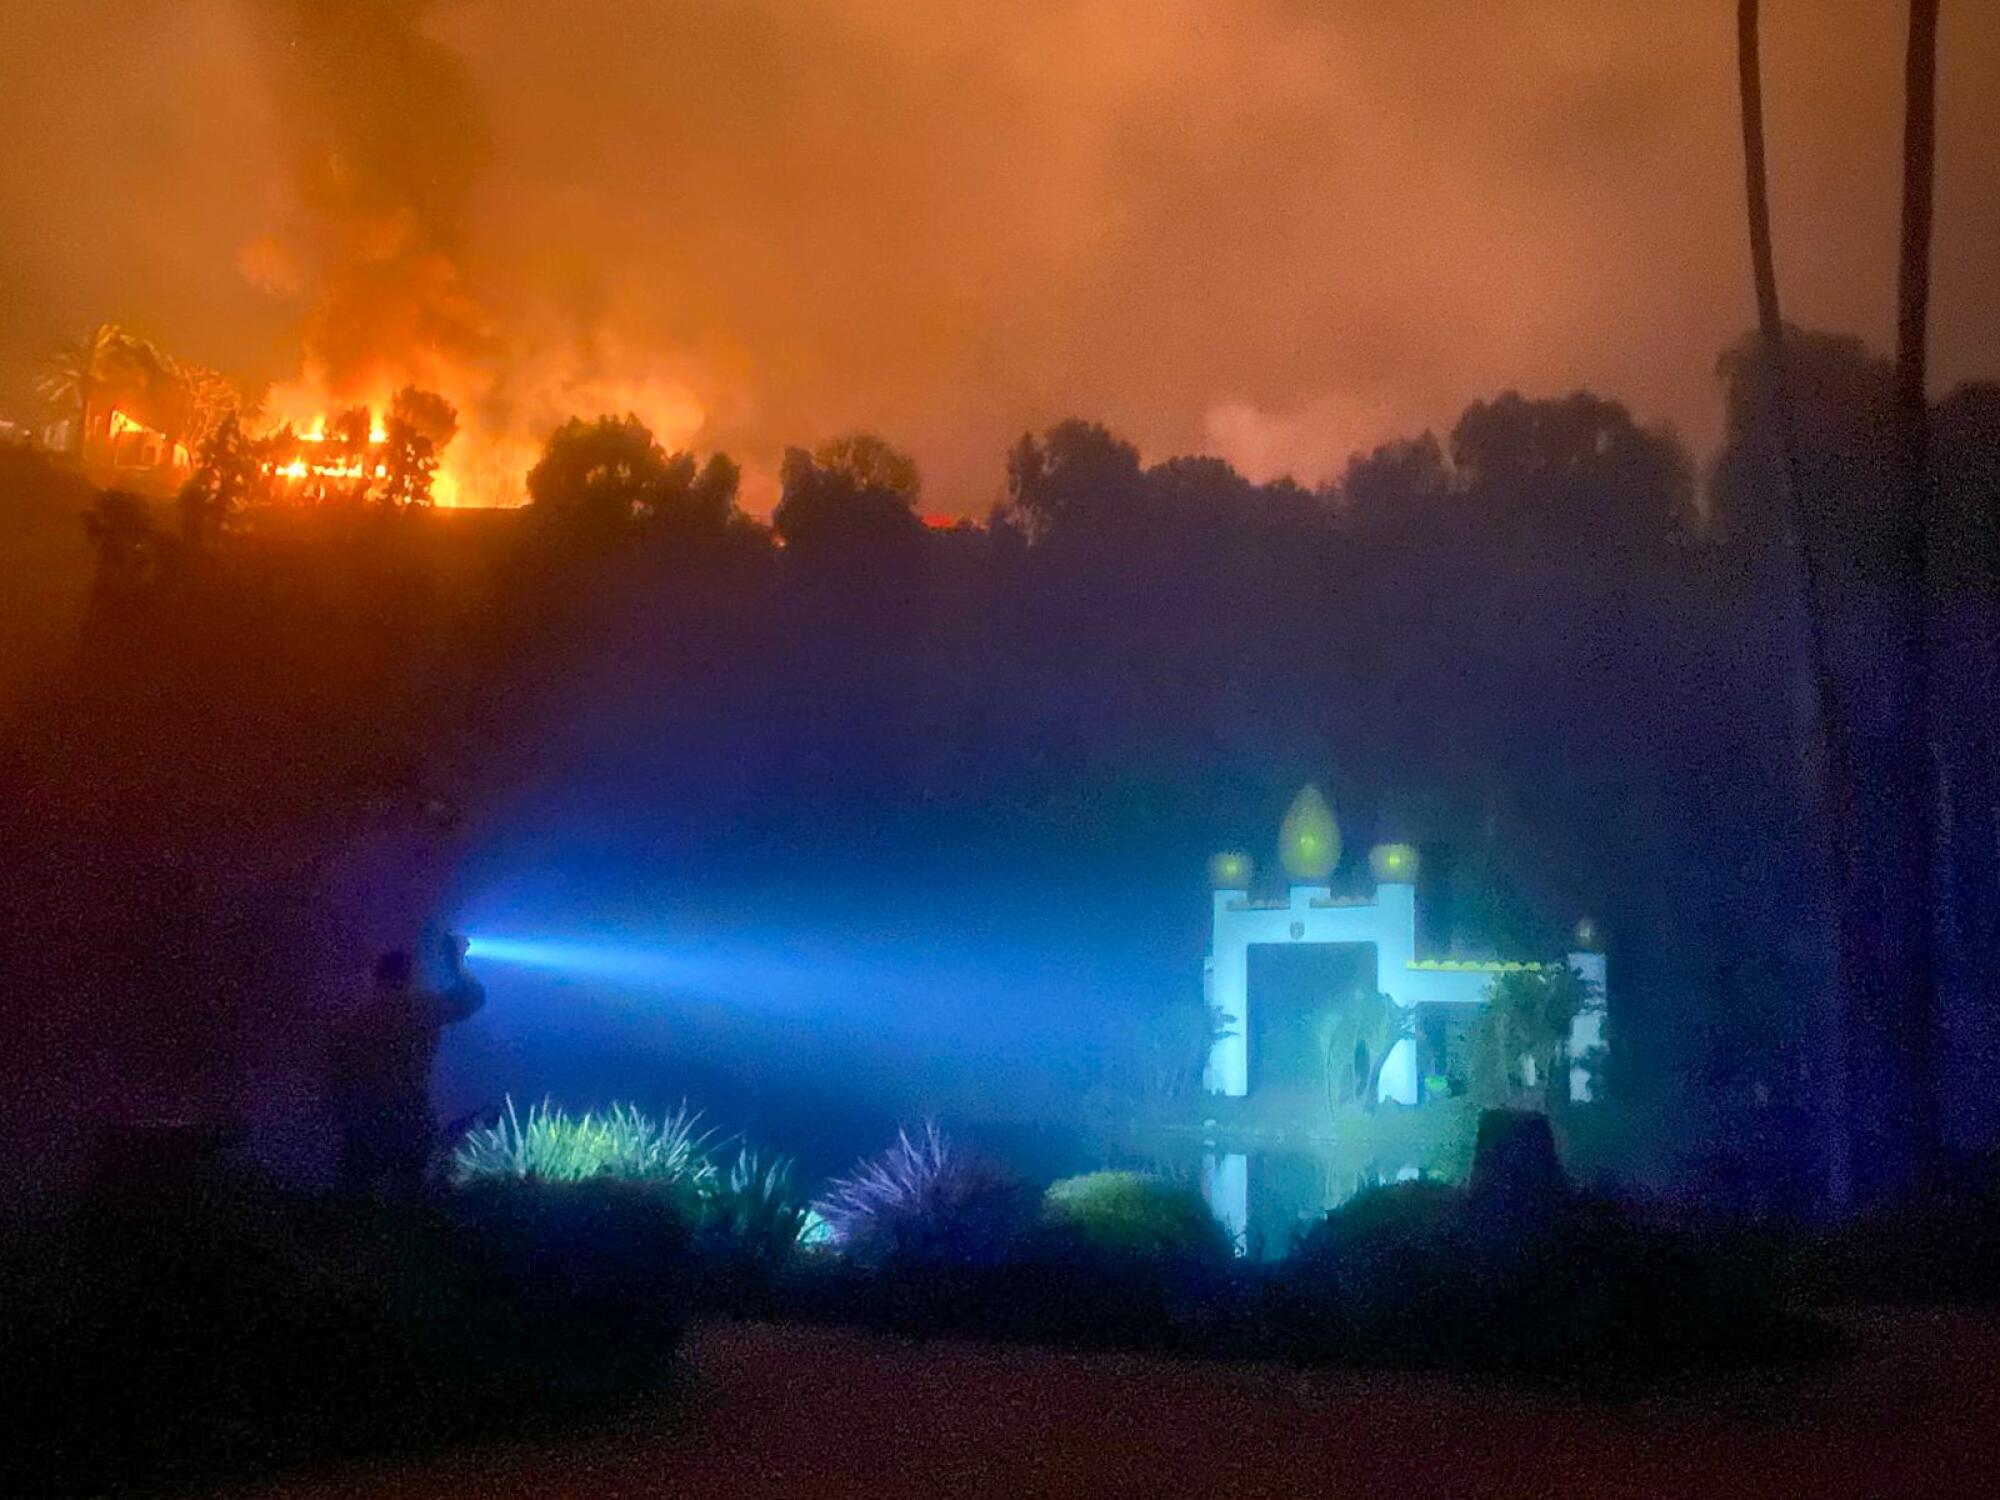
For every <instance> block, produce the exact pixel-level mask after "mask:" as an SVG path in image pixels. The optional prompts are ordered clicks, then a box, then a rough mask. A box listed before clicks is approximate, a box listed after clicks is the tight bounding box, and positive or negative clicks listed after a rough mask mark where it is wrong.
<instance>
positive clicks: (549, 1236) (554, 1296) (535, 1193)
mask: <svg viewBox="0 0 2000 1500" xmlns="http://www.w3.org/2000/svg"><path fill="white" fill-rule="evenodd" d="M450 1212H451V1215H452V1217H453V1219H455V1220H456V1221H457V1222H459V1223H460V1224H462V1225H464V1226H465V1227H466V1228H468V1229H470V1230H471V1231H472V1232H473V1234H474V1236H475V1240H476V1245H477V1251H478V1265H479V1269H480V1271H481V1273H482V1274H483V1275H484V1276H485V1277H487V1278H490V1280H489V1283H488V1286H487V1288H486V1289H485V1292H486V1295H487V1296H488V1297H489V1299H490V1311H491V1316H492V1318H493V1321H494V1326H495V1328H496V1330H498V1331H503V1332H509V1333H511V1334H512V1336H513V1337H514V1338H516V1339H518V1341H519V1342H518V1347H519V1348H520V1349H522V1350H535V1351H537V1352H538V1353H539V1355H540V1356H541V1357H544V1358H550V1357H552V1358H551V1363H550V1364H549V1365H548V1367H547V1368H545V1369H543V1370H542V1371H541V1372H540V1375H539V1380H538V1383H539V1384H540V1385H542V1386H543V1387H545V1388H546V1390H547V1393H548V1395H549V1396H550V1397H552V1398H555V1399H558V1400H559V1399H562V1398H565V1397H568V1398H575V1399H581V1400H586V1401H587V1400H593V1399H596V1398H599V1397H609V1396H616V1395H618V1394H619V1393H621V1392H626V1391H634V1390H643V1389H645V1388H647V1387H649V1386H651V1385H653V1384H656V1383H657V1382H658V1381H659V1380H661V1379H662V1378H663V1377H664V1376H665V1374H666V1372H667V1367H668V1363H669V1361H670V1360H671V1357H672V1354H673V1351H674V1347H675V1344H676V1343H677V1342H678V1340H679V1337H680V1332H681V1325H682V1321H683V1311H682V1310H683V1307H684V1306H685V1293H686V1283H687V1276H688V1266H687V1250H688V1231H687V1228H686V1226H685V1224H684V1223H683V1221H682V1219H681V1217H680V1214H679V1213H678V1212H677V1211H676V1209H675V1205H674V1200H673V1197H672V1196H671V1191H670V1190H669V1189H666V1188H662V1187H659V1186H655V1185H652V1184H645V1183H633V1182H620V1181H617V1180H615V1179H610V1178H602V1179H598V1180H595V1181H589V1182H527V1183H518V1184H506V1183H495V1184H490V1185H481V1186H477V1187H473V1188H468V1189H463V1190H461V1191H460V1192H458V1193H457V1194H455V1195H454V1196H453V1198H452V1199H451V1200H450Z"/></svg>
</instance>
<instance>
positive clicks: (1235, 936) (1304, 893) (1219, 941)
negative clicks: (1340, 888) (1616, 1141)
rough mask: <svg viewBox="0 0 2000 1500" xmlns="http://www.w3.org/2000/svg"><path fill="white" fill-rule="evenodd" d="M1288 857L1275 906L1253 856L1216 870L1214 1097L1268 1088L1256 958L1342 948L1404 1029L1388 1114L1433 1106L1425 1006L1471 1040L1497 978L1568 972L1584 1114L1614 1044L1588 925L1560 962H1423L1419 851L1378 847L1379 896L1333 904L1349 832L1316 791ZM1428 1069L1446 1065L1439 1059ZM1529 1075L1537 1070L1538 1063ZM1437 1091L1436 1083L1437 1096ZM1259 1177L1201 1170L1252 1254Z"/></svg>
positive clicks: (1224, 1165)
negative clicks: (1576, 1002) (1256, 893)
mask: <svg viewBox="0 0 2000 1500" xmlns="http://www.w3.org/2000/svg"><path fill="white" fill-rule="evenodd" d="M1279 849H1280V853H1281V856H1282V859H1283V863H1284V866H1285V870H1286V873H1287V875H1288V876H1289V877H1290V881H1289V884H1288V887H1287V889H1286V892H1285V894H1284V896H1283V897H1282V898H1280V899H1275V900H1259V899H1255V898H1253V897H1252V896H1251V894H1250V860H1249V859H1248V857H1247V856H1244V855H1241V854H1219V855H1217V856H1216V857H1215V859H1214V860H1213V861H1211V862H1210V866H1209V870H1210V876H1211V884H1212V885H1213V887H1214V892H1213V895H1212V897H1211V901H1212V903H1213V904H1212V909H1211V921H1212V927H1211V932H1210V939H1209V951H1208V956H1207V958H1206V959H1205V960H1204V961H1203V965H1202V992H1203V995H1204V998H1205V999H1206V1000H1207V1002H1208V1004H1209V1006H1210V1007H1211V1009H1212V1013H1213V1012H1219V1013H1220V1015H1221V1016H1222V1017H1224V1018H1226V1020H1227V1024H1226V1025H1224V1026H1221V1027H1218V1028H1217V1033H1218V1034H1217V1035H1216V1037H1215V1039H1214V1041H1213V1042H1211V1044H1210V1047H1209V1054H1208V1063H1207V1067H1206V1069H1205V1070H1204V1073H1203V1080H1202V1081H1203V1084H1204V1086H1205V1088H1206V1089H1207V1090H1208V1092H1209V1093H1210V1094H1215V1095H1223V1096H1227V1097H1232V1098H1246V1097H1248V1096H1250V1095H1252V1094H1253V1093H1255V1092H1257V1091H1258V1088H1259V1059H1258V1057H1257V1053H1256V1048H1257V1045H1258V1040H1257V1039H1258V1037H1259V1036H1260V1034H1262V1033H1263V1028H1261V1027H1260V1025H1259V1024H1258V1022H1259V1019H1260V1018H1259V1011H1258V1005H1259V997H1258V995H1257V994H1256V993H1255V992H1254V991H1253V989H1252V983H1251V978H1252V973H1251V971H1252V967H1253V966H1252V963H1251V954H1252V952H1253V951H1254V950H1258V949H1277V948H1290V949H1299V948H1307V949H1310V948H1314V947H1318V948H1321V949H1330V948H1340V947H1344V948H1348V949H1349V950H1350V951H1352V950H1357V949H1358V950H1364V951H1362V952H1360V953H1359V955H1358V956H1359V957H1360V958H1361V960H1362V968H1363V971H1364V972H1365V971H1366V969H1367V968H1368V967H1369V966H1370V965H1369V963H1368V960H1371V959H1372V968H1373V971H1374V983H1375V987H1376V990H1377V992H1378V993H1380V994H1382V995H1385V996H1387V997H1388V999H1389V1000H1390V1001H1391V1002H1393V1004H1394V1005H1395V1007H1396V1009H1397V1010H1398V1011H1399V1012H1401V1013H1402V1014H1403V1016H1404V1018H1405V1022H1406V1024H1404V1025H1402V1026H1401V1027H1400V1028H1399V1030H1400V1031H1401V1033H1402V1034H1401V1035H1400V1036H1398V1037H1397V1039H1396V1040H1395V1041H1394V1042H1393V1043H1392V1044H1391V1045H1390V1047H1389V1050H1388V1052H1387V1054H1386V1056H1385V1057H1384V1058H1383V1059H1382V1063H1381V1067H1380V1069H1379V1070H1378V1071H1377V1072H1376V1074H1375V1083H1374V1089H1375V1097H1374V1100H1373V1101H1372V1102H1373V1103H1374V1104H1375V1105H1377V1106H1378V1107H1379V1106H1381V1105H1385V1104H1387V1105H1400V1106H1404V1107H1408V1108H1418V1107H1421V1106H1422V1105H1423V1104H1424V1103H1425V1102H1426V1098H1427V1083H1426V1079H1425V1077H1424V1073H1425V1068H1424V1067H1423V1066H1420V1061H1419V1051H1420V1049H1421V1048H1422V1047H1423V1046H1424V1042H1423V1037H1422V1034H1421V1029H1420V1028H1419V1027H1418V1026H1417V1025H1415V1024H1413V1023H1414V1022H1415V1021H1416V1019H1417V1017H1416V1015H1415V1012H1416V1010H1417V1007H1419V1006H1424V1007H1444V1008H1445V1009H1446V1011H1447V1014H1449V1013H1451V1012H1456V1013H1458V1016H1459V1019H1460V1023H1461V1024H1459V1025H1457V1026H1449V1025H1447V1026H1445V1027H1442V1028H1440V1029H1441V1030H1449V1031H1454V1032H1457V1033H1459V1034H1461V1035H1463V1034H1464V1033H1465V1032H1466V1031H1467V1030H1469V1028H1468V1027H1467V1026H1465V1025H1464V1024H1463V1023H1464V1022H1465V1021H1467V1020H1471V1019H1474V1018H1476V1016H1477V1013H1478V1007H1481V1006H1483V1005H1485V1004H1486V1003H1487V1002H1488V999H1489V992H1490V989H1491V986H1492V984H1493V981H1494V980H1495V979H1496V978H1497V977H1499V976H1501V975H1504V974H1508V973H1511V972H1520V971H1524V970H1525V971H1534V972H1540V971H1542V970H1544V969H1555V968H1559V967H1560V966H1561V964H1565V963H1566V964H1567V965H1568V966H1569V967H1570V968H1572V969H1574V970H1576V972H1577V973H1578V974H1579V975H1580V976H1581V977H1582V978H1583V979H1585V980H1587V981H1589V983H1590V986H1591V988H1590V993H1591V995H1592V996H1593V999H1592V1002H1591V1003H1590V1004H1589V1005H1587V1006H1586V1007H1585V1008H1584V1009H1583V1010H1582V1011H1580V1012H1579V1013H1578V1014H1577V1015H1576V1016H1575V1017H1574V1019H1573V1021H1572V1022H1571V1025H1570V1033H1569V1039H1568V1049H1567V1050H1568V1058H1569V1088H1568V1092H1569V1097H1570V1099H1571V1100H1572V1101H1575V1102H1579V1103H1582V1102H1588V1101H1589V1100H1590V1099H1591V1096H1592V1083H1591V1072H1590V1070H1589V1068H1587V1067H1586V1066H1584V1065H1583V1064H1582V1062H1581V1059H1583V1058H1585V1057H1586V1056H1588V1055H1590V1054H1592V1053H1596V1052H1600V1051H1601V1050H1602V1049H1603V1047H1604V1045H1605V1031H1604V995H1605V966H1604V955H1603V954H1602V953H1599V952H1595V951H1590V945H1589V942H1588V940H1587V938H1586V937H1585V933H1586V932H1587V925H1586V927H1585V928H1580V929H1579V940H1580V949H1581V951H1577V952H1572V953H1569V954H1567V955H1566V956H1565V957H1564V958H1563V959H1562V960H1560V961H1558V962H1557V963H1552V964H1544V963H1541V962H1515V961H1504V962H1486V961H1466V960H1459V959H1432V958H1422V957H1419V956H1418V953H1417V888H1416V873H1417V858H1416V851H1415V850H1413V849H1411V848H1410V847H1408V846H1407V845H1402V844H1384V845H1379V846H1377V847H1376V848H1375V849H1373V850H1371V851H1370V853H1369V859H1368V865H1369V869H1370V871H1371V873H1372V874H1373V875H1374V877H1375V892H1374V895H1373V896H1372V897H1361V898H1353V897H1340V896H1335V895H1334V894H1333V889H1332V886H1331V885H1330V884H1329V882H1328V877H1329V876H1330V875H1331V873H1332V871H1333V868H1334V866H1335V865H1336V864H1337V863H1338V862H1339V859H1340V830H1339V827H1338V825H1337V824H1336V823H1335V822H1334V819H1333V814H1332V811H1331V810H1330V809H1329V808H1328V807H1327V806H1326V803H1325V801H1324V799H1323V798H1322V797H1321V796H1320V794H1319V793H1318V791H1317V790H1316V789H1314V788H1312V787H1307V788H1306V789H1305V790H1304V791H1302V792H1301V793H1300V794H1299V796H1298V799H1297V800H1296V801H1294V802H1293V804H1292V809H1291V811H1290V812H1288V813H1287V814H1286V816H1285V822H1284V827H1283V828H1282V829H1281V830H1280V833H1279ZM1267 972H1269V970H1267ZM1294 998H1296V996H1295V997H1294ZM1430 1014H1431V1015H1432V1016H1434V1017H1435V1016H1436V1014H1437V1012H1436V1011H1435V1010H1434V1009H1433V1010H1432V1011H1431V1012H1430ZM1440 1019H1442V1018H1440ZM1428 1063H1429V1065H1430V1066H1431V1067H1437V1068H1441V1066H1442V1064H1440V1063H1439V1062H1438V1060H1437V1059H1436V1058H1435V1057H1432V1058H1430V1059H1428ZM1526 1066H1527V1067H1529V1068H1532V1066H1533V1063H1532V1060H1529V1061H1528V1062H1527V1064H1526ZM1265 1081H1266V1082H1267V1083H1268V1082H1269V1081H1270V1080H1265ZM1439 1081H1442V1080H1437V1079H1433V1080H1432V1081H1431V1084H1430V1085H1429V1086H1435V1084H1436V1083H1437V1082H1439ZM1521 1081H1522V1082H1524V1083H1526V1084H1528V1085H1530V1086H1532V1085H1533V1084H1534V1082H1535V1080H1534V1079H1533V1077H1532V1076H1530V1077H1526V1078H1523V1079H1522V1080H1521ZM1390 1169H1392V1170H1393V1171H1394V1174H1395V1175H1396V1176H1397V1177H1399V1178H1410V1177H1415V1176H1417V1175H1419V1168H1418V1167H1417V1166H1415V1165H1412V1164H1407V1163H1405V1164H1395V1163H1391V1164H1390ZM1252 1173H1253V1163H1252V1160H1251V1158H1250V1156H1249V1155H1248V1154H1247V1153H1245V1152H1244V1151H1243V1150H1242V1149H1241V1148H1240V1147H1237V1148H1236V1149H1231V1148H1229V1147H1227V1146H1223V1147H1222V1148H1221V1149H1220V1150H1216V1149H1213V1148H1211V1150H1210V1151H1209V1153H1208V1154H1206V1155H1205V1156H1204V1159H1203V1162H1202V1191H1203V1194H1204V1196H1205V1197H1206V1198H1207V1200H1208V1203H1209V1206H1210V1208H1211V1209H1212V1210H1213V1211H1214V1212H1215V1215H1216V1217H1217V1218H1218V1219H1220V1220H1221V1221H1222V1223H1223V1224H1224V1226H1225V1227H1226V1228H1228V1229H1229V1231H1230V1233H1231V1234H1232V1235H1233V1236H1234V1237H1235V1238H1236V1240H1237V1243H1238V1244H1239V1245H1244V1246H1246V1247H1248V1246H1249V1244H1250V1240H1249V1233H1248V1231H1249V1225H1250V1200H1251V1191H1250V1188H1251V1177H1252Z"/></svg>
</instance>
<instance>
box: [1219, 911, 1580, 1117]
mask: <svg viewBox="0 0 2000 1500" xmlns="http://www.w3.org/2000/svg"><path fill="white" fill-rule="evenodd" d="M1214 902H1215V913H1214V927H1213V936H1212V937H1211V939H1210V944H1209V951H1208V957H1207V959H1206V960H1204V961H1203V964H1202V990H1203V993H1204V996H1205V998H1206V999H1207V1001H1208V1003H1209V1004H1210V1005H1211V1006H1213V1007H1215V1008H1217V1009H1219V1010H1220V1011H1221V1012H1222V1013H1223V1014H1224V1015H1227V1016H1230V1017H1233V1018H1234V1019H1233V1022H1232V1024H1231V1025H1230V1027H1229V1028H1228V1034H1227V1035H1223V1036H1219V1037H1217V1038H1216V1040H1215V1042H1214V1043H1213V1045H1212V1046H1211V1047H1210V1049H1209V1054H1208V1068H1207V1071H1206V1073H1205V1075H1204V1078H1203V1082H1204V1083H1205V1085H1206V1087H1207V1088H1208V1091H1209V1092H1210V1093H1212V1094H1228V1095H1232V1096H1234V1097H1237V1098H1241V1097H1243V1096H1245V1095H1247V1094H1248V1093H1249V1092H1250V1077H1251V1073H1250V1064H1251V1057H1250V1047H1251V1041H1250V1038H1251V1033H1252V1030H1253V1027H1252V1017H1253V1014H1254V1012H1253V1010H1252V1007H1253V1006H1254V1005H1255V1004H1256V997H1255V996H1253V995H1252V994H1251V993H1250V949H1251V948H1252V947H1253V946H1255V945H1257V944H1259V943H1271V944H1281V945H1287V946H1289V945H1307V946H1310V945H1312V944H1315V943H1321V944H1330V943H1357V944H1361V945H1363V946H1365V947H1369V948H1373V949H1374V950H1375V973H1376V984H1377V987H1378V988H1379V989H1380V990H1381V992H1382V993H1383V994H1385V995H1387V996H1388V997H1389V998H1390V999H1391V1000H1393V1001H1395V1003H1396V1005H1397V1007H1398V1008H1399V1009H1402V1010H1409V1009H1412V1008H1413V1007H1415V1006H1417V1005H1422V1004H1445V1005H1484V1004H1485V1003H1486V992H1487V987H1488V986H1489V985H1491V984H1492V982H1493V979H1494V977H1495V976H1496V975H1499V974H1505V973H1508V972H1510V971H1519V970H1540V969H1542V968H1543V967H1544V965H1542V964H1540V963H1511V962H1508V963H1484V962H1476V961H1459V960H1455V959H1422V958H1418V957H1417V888H1416V886H1415V885H1414V884H1409V883H1404V882H1401V881H1387V880H1385V881H1382V882H1380V883H1379V884H1378V885H1377V886H1376V887H1375V896H1374V899H1373V900H1344V899H1341V898H1338V897H1336V896H1335V895H1334V894H1333V892H1332V890H1331V889H1330V888H1328V887H1326V886H1316V885H1295V886H1292V887H1291V888H1290V890H1289V891H1287V893H1286V897H1285V899H1284V900H1281V901H1253V900H1252V899H1251V898H1250V892H1249V891H1248V890H1243V889H1228V888H1224V889H1219V890H1217V891H1216V892H1215V894H1214ZM1568 963H1569V965H1570V967H1571V968H1573V969H1575V970H1576V971H1577V972H1578V973H1579V974H1581V975H1582V976H1583V977H1584V978H1585V979H1587V980H1590V981H1592V982H1593V983H1594V984H1595V985H1596V986H1597V992H1598V993H1599V994H1600V995H1601V994H1602V993H1603V988H1604V955H1603V954H1602V953H1581V952H1579V953H1571V954H1570V955H1568ZM1603 1041H1604V1009H1603V1006H1602V1004H1599V1005H1597V1006H1594V1007H1592V1008H1591V1009H1589V1010H1586V1011H1583V1012H1581V1013H1580V1014H1579V1015H1578V1016H1577V1017H1576V1019H1575V1021H1574V1022H1573V1023H1572V1024H1571V1026H1570V1034H1569V1055H1570V1056H1571V1057H1572V1058H1579V1057H1582V1056H1583V1055H1584V1053H1586V1052H1588V1051H1590V1050H1592V1049H1594V1048H1596V1047H1599V1046H1601V1045H1602V1044H1603ZM1569 1096H1570V1098H1571V1099H1573V1100H1576V1101H1579V1102H1583V1101H1588V1100H1589V1098H1590V1074H1589V1072H1588V1070H1586V1069H1585V1068H1583V1067H1581V1066H1579V1065H1576V1064H1572V1065H1571V1068H1570V1077H1569ZM1376 1097H1377V1099H1378V1100H1381V1101H1384V1102H1394V1103H1397V1104H1408V1105H1414V1104H1416V1103H1418V1102H1419V1098H1420V1095H1419V1080H1418V1075H1417V1048H1416V1041H1415V1038H1413V1037H1408V1036H1406V1037H1403V1038H1401V1039H1399V1040H1398V1041H1397V1042H1396V1044H1395V1045H1394V1046H1393V1047H1392V1048H1391V1049H1390V1052H1389V1056H1388V1058H1387V1059H1386V1060H1385V1061H1384V1062H1383V1064H1382V1071H1381V1075H1380V1080H1379V1083H1378V1085H1377V1089H1376Z"/></svg>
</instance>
